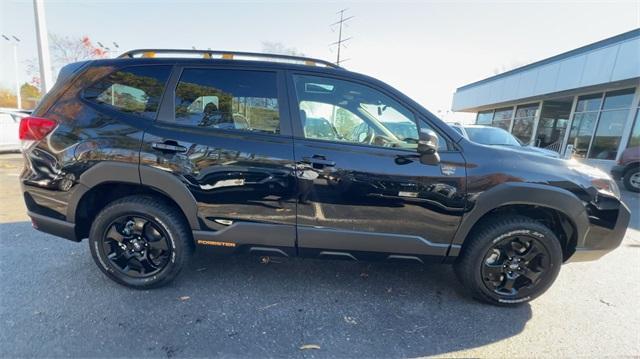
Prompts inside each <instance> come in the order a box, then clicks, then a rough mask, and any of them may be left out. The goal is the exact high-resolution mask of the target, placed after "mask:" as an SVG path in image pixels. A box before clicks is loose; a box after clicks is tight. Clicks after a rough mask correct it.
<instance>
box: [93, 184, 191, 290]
mask: <svg viewBox="0 0 640 359" xmlns="http://www.w3.org/2000/svg"><path fill="white" fill-rule="evenodd" d="M89 247H90V248H91V255H92V256H93V259H94V261H95V262H96V264H97V265H98V268H100V270H101V271H102V272H103V273H104V274H106V275H107V277H109V278H110V279H112V280H114V281H115V282H117V283H120V284H122V285H126V286H128V287H132V288H138V289H148V288H155V287H160V286H162V285H165V284H167V283H169V282H171V281H172V280H173V279H174V278H175V277H176V276H177V275H178V274H179V273H180V271H181V269H182V267H183V266H184V265H185V264H186V263H188V261H189V259H190V258H191V256H192V254H193V250H194V243H193V237H192V233H191V228H190V227H189V223H188V222H187V221H186V220H185V218H184V215H183V214H182V212H181V211H180V210H179V208H177V207H176V206H175V205H174V204H172V203H169V202H168V201H166V200H164V199H162V198H159V197H155V196H151V195H134V196H129V197H124V198H121V199H118V200H115V201H113V202H112V203H109V204H107V205H106V206H105V207H104V208H103V209H102V210H101V211H100V213H98V215H97V216H96V217H95V220H94V221H93V223H92V224H91V231H90V233H89Z"/></svg>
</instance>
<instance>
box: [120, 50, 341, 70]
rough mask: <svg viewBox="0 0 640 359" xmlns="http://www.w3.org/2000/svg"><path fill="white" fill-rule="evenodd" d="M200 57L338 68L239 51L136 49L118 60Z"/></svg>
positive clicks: (310, 60) (309, 60)
mask: <svg viewBox="0 0 640 359" xmlns="http://www.w3.org/2000/svg"><path fill="white" fill-rule="evenodd" d="M159 54H160V55H177V56H176V57H180V56H179V55H201V56H202V57H203V58H205V59H213V58H214V56H215V58H220V59H224V60H232V59H234V58H235V57H242V58H247V59H252V58H253V59H258V60H259V59H263V60H287V61H297V62H303V63H304V64H305V65H311V66H316V65H323V66H325V67H332V68H336V69H339V68H341V67H340V66H338V65H336V64H334V63H332V62H329V61H325V60H320V59H314V58H311V57H303V56H293V55H279V54H262V53H258V52H240V51H220V50H180V49H136V50H130V51H127V52H124V53H123V54H122V55H120V56H118V58H129V59H133V58H136V57H149V58H151V57H156V55H159Z"/></svg>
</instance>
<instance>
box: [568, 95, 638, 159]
mask: <svg viewBox="0 0 640 359" xmlns="http://www.w3.org/2000/svg"><path fill="white" fill-rule="evenodd" d="M634 92H635V89H633V88H631V89H625V90H618V91H610V92H607V93H605V94H604V95H603V94H601V93H600V94H594V95H588V96H580V97H579V98H578V103H577V104H576V110H575V114H574V116H573V123H572V124H571V131H570V132H569V140H568V142H567V145H573V148H574V155H575V156H576V157H580V158H592V159H600V160H614V159H615V158H616V156H617V154H618V147H620V140H621V138H622V131H623V130H624V125H625V123H626V121H627V118H628V117H629V108H630V107H631V102H632V101H633V94H634Z"/></svg>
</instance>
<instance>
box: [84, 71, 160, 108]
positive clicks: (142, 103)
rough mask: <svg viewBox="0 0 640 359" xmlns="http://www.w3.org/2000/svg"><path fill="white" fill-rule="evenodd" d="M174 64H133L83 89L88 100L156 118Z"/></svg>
mask: <svg viewBox="0 0 640 359" xmlns="http://www.w3.org/2000/svg"><path fill="white" fill-rule="evenodd" d="M170 73H171V66H164V65H163V66H131V67H126V68H122V69H120V70H118V71H115V72H113V73H111V74H110V75H108V76H106V77H105V78H103V79H101V80H99V81H97V82H95V83H94V84H93V85H91V86H89V87H87V88H86V89H84V91H83V94H82V96H83V98H84V99H85V100H87V101H91V102H93V103H96V104H99V105H101V106H106V107H109V108H112V109H115V110H117V111H120V112H125V113H131V114H135V115H139V116H142V117H146V118H150V119H153V118H155V116H156V112H157V111H158V107H159V105H160V97H161V96H162V92H163V91H164V87H165V85H166V82H167V78H169V74H170Z"/></svg>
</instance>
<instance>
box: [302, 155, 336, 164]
mask: <svg viewBox="0 0 640 359" xmlns="http://www.w3.org/2000/svg"><path fill="white" fill-rule="evenodd" d="M302 161H303V162H305V163H309V164H311V165H318V166H324V167H334V166H335V165H336V163H335V162H334V161H330V160H327V159H326V158H325V157H324V156H318V155H315V156H312V157H303V158H302Z"/></svg>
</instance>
